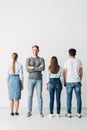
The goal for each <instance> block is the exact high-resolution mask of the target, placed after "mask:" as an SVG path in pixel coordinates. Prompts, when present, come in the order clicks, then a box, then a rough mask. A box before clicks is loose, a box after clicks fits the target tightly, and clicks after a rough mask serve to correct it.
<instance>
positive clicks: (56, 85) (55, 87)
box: [49, 78, 62, 114]
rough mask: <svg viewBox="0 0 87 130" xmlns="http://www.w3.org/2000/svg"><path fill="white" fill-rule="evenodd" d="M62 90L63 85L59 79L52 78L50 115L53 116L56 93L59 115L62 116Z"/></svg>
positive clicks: (50, 84)
mask: <svg viewBox="0 0 87 130" xmlns="http://www.w3.org/2000/svg"><path fill="white" fill-rule="evenodd" d="M61 90H62V84H61V81H60V79H59V78H51V79H50V81H49V95H50V113H51V114H53V109H54V95H55V93H56V107H57V114H60V109H61V101H60V98H61Z"/></svg>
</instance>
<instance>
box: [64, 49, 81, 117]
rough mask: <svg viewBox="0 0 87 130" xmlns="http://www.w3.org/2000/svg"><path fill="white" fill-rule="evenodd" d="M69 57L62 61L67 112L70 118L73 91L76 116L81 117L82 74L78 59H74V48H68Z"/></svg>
mask: <svg viewBox="0 0 87 130" xmlns="http://www.w3.org/2000/svg"><path fill="white" fill-rule="evenodd" d="M68 52H69V59H68V60H66V61H65V63H64V85H65V86H66V92H67V114H66V117H69V118H71V117H72V112H71V106H72V93H73V89H74V91H75V95H76V100H77V117H79V118H81V109H82V100H81V80H82V76H83V67H82V63H81V61H80V60H78V59H76V58H75V56H76V50H75V49H73V48H71V49H69V51H68Z"/></svg>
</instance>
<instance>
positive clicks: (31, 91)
mask: <svg viewBox="0 0 87 130" xmlns="http://www.w3.org/2000/svg"><path fill="white" fill-rule="evenodd" d="M35 87H36V93H37V99H38V108H39V111H40V112H42V107H43V99H42V80H32V79H28V112H31V111H32V103H33V94H34V88H35Z"/></svg>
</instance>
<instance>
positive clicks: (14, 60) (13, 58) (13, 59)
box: [11, 52, 18, 74]
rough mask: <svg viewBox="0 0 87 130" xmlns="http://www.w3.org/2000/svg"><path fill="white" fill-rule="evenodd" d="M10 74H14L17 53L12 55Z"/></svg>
mask: <svg viewBox="0 0 87 130" xmlns="http://www.w3.org/2000/svg"><path fill="white" fill-rule="evenodd" d="M11 56H12V74H15V62H16V61H17V58H18V54H17V53H15V52H14V53H12V55H11Z"/></svg>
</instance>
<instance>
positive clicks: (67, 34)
mask: <svg viewBox="0 0 87 130" xmlns="http://www.w3.org/2000/svg"><path fill="white" fill-rule="evenodd" d="M34 44H37V45H39V47H40V52H39V56H41V57H44V59H45V63H46V70H45V71H44V72H43V100H44V107H48V106H49V93H48V92H47V91H46V86H45V83H46V73H47V68H48V66H49V60H50V58H51V56H53V55H55V56H57V58H58V61H59V64H60V65H61V66H63V64H64V61H65V60H66V59H67V58H68V49H69V48H71V47H73V48H76V50H77V56H76V57H77V58H79V59H81V61H82V63H83V67H84V75H83V80H82V84H83V86H82V102H83V107H85V108H87V47H86V44H87V0H2V1H0V106H1V107H3V106H9V99H8V89H7V81H6V77H7V66H8V62H9V61H10V59H11V53H12V52H17V53H18V55H19V59H18V60H19V62H21V63H22V64H23V69H24V87H25V89H24V90H23V92H22V99H21V101H20V107H26V106H27V78H28V74H27V72H26V70H25V63H26V58H28V57H30V56H31V55H32V46H33V45H34ZM61 104H62V107H66V90H65V88H64V89H63V91H62V95H61ZM33 106H34V107H37V97H36V92H35V94H34V101H33ZM73 107H76V99H75V94H73Z"/></svg>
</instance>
